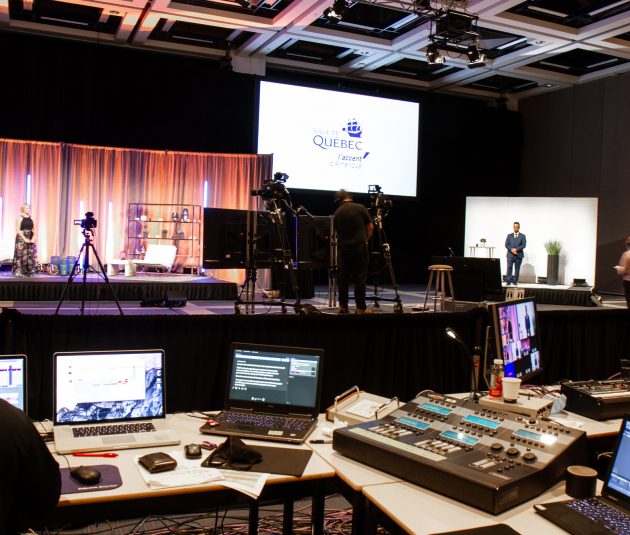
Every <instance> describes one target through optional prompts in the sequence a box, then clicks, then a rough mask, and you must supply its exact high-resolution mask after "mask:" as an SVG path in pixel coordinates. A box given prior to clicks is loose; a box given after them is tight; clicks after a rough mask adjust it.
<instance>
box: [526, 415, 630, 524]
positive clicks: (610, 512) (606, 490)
mask: <svg viewBox="0 0 630 535" xmlns="http://www.w3.org/2000/svg"><path fill="white" fill-rule="evenodd" d="M534 509H535V510H536V512H537V513H539V514H540V515H542V516H544V517H545V518H546V519H547V520H551V521H552V522H553V523H554V524H557V525H558V526H560V527H561V528H562V529H564V530H566V531H568V532H569V533H573V534H574V535H583V534H585V533H588V534H589V535H599V534H602V535H603V534H611V533H618V534H630V414H626V415H625V417H624V419H623V422H622V424H621V430H620V432H619V437H618V439H617V444H616V446H615V449H614V450H613V456H612V459H611V461H610V466H609V468H608V472H607V474H606V477H605V479H604V487H603V488H602V494H601V496H597V497H595V498H584V499H577V500H569V501H564V502H554V503H545V504H539V505H535V506H534Z"/></svg>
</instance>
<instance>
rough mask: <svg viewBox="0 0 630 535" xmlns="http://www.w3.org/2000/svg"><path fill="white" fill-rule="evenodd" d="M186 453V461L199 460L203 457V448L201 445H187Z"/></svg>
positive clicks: (185, 447)
mask: <svg viewBox="0 0 630 535" xmlns="http://www.w3.org/2000/svg"><path fill="white" fill-rule="evenodd" d="M184 452H185V454H186V459H199V458H200V457H201V446H200V445H199V444H186V446H184Z"/></svg>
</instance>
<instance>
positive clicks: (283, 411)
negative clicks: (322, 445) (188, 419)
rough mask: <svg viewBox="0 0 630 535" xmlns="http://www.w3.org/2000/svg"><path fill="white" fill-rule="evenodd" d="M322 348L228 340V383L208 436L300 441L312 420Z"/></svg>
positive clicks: (319, 385) (316, 406) (316, 405)
mask: <svg viewBox="0 0 630 535" xmlns="http://www.w3.org/2000/svg"><path fill="white" fill-rule="evenodd" d="M323 358H324V350H323V349H310V348H303V347H284V346H266V345H258V344H242V343H233V344H232V346H231V348H230V359H229V373H228V388H227V393H226V399H225V405H224V409H223V410H222V411H221V412H220V413H219V414H218V415H217V416H216V417H215V422H218V424H216V425H208V424H206V425H204V426H202V428H201V431H202V432H204V433H209V434H213V435H224V436H226V435H227V436H229V435H236V436H240V437H245V438H252V439H261V440H275V441H279V442H292V443H298V444H299V443H301V442H304V440H305V439H306V437H307V436H308V435H309V434H310V432H311V431H312V430H313V429H314V427H315V425H316V424H317V416H318V414H319V400H320V395H321V389H322V361H323Z"/></svg>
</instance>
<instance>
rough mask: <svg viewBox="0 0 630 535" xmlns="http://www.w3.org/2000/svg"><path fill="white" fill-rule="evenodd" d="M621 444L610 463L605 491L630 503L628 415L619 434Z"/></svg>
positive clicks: (629, 421)
mask: <svg viewBox="0 0 630 535" xmlns="http://www.w3.org/2000/svg"><path fill="white" fill-rule="evenodd" d="M618 440H619V442H618V443H617V447H616V448H615V450H614V457H613V459H612V461H611V462H610V469H609V472H608V478H607V479H606V485H605V487H604V491H605V493H606V494H607V495H610V494H612V495H613V496H616V497H617V498H621V499H623V500H624V501H625V503H627V504H628V503H630V415H628V414H626V417H625V418H624V419H623V422H622V424H621V430H620V432H619V438H618Z"/></svg>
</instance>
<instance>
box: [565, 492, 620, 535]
mask: <svg viewBox="0 0 630 535" xmlns="http://www.w3.org/2000/svg"><path fill="white" fill-rule="evenodd" d="M565 505H566V506H567V507H570V508H571V509H574V510H575V511H578V512H579V513H580V514H582V515H584V516H585V517H587V518H589V519H591V520H592V521H593V522H595V523H597V524H599V525H600V526H603V527H605V528H606V529H608V530H610V532H611V533H618V534H619V535H630V522H629V518H630V517H629V516H628V515H627V514H625V513H624V512H622V511H619V510H618V509H615V508H614V507H611V506H610V505H607V504H606V503H604V502H603V501H601V500H598V499H597V498H585V499H583V500H572V501H570V502H568V503H566V504H565Z"/></svg>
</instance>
